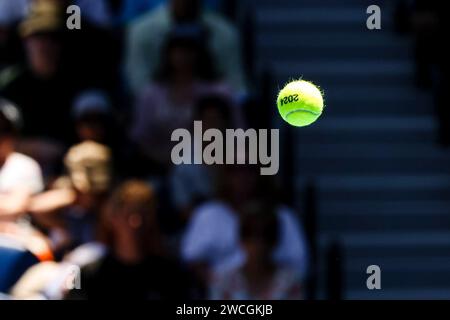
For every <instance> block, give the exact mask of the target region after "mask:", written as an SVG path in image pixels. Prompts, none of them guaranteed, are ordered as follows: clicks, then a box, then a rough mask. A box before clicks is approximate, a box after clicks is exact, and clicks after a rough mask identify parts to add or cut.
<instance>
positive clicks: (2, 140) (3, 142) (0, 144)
mask: <svg viewBox="0 0 450 320" xmlns="http://www.w3.org/2000/svg"><path fill="white" fill-rule="evenodd" d="M13 144H14V143H13V139H12V138H11V137H9V136H2V135H1V134H0V167H1V166H3V164H4V163H5V161H6V159H7V158H8V156H9V155H10V154H11V152H13Z"/></svg>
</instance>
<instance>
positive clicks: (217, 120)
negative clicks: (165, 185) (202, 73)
mask: <svg viewBox="0 0 450 320" xmlns="http://www.w3.org/2000/svg"><path fill="white" fill-rule="evenodd" d="M231 111H232V110H231V103H230V101H229V99H227V98H226V97H223V96H221V95H214V94H213V95H208V96H204V97H202V98H200V100H199V101H198V103H197V106H196V110H195V120H198V121H202V127H203V130H205V131H206V130H208V129H218V130H220V131H222V132H225V130H226V129H227V128H232V127H233V126H232V123H233V121H232V114H231ZM216 172H217V168H215V166H208V165H205V164H202V165H190V164H181V165H177V166H175V167H174V168H173V169H172V172H171V176H170V184H171V195H172V199H171V200H172V202H173V205H174V207H175V209H176V210H177V212H178V213H180V214H181V216H182V218H183V220H184V219H188V218H189V217H190V215H191V212H192V210H193V209H194V208H195V207H196V206H198V205H200V204H201V203H202V202H204V201H207V200H209V199H210V198H211V197H212V196H214V193H213V190H214V185H215V184H216V183H215V181H216V178H217V177H216V176H217V174H216Z"/></svg>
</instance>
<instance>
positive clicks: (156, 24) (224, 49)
mask: <svg viewBox="0 0 450 320" xmlns="http://www.w3.org/2000/svg"><path fill="white" fill-rule="evenodd" d="M177 25H200V26H201V28H204V29H205V30H206V33H207V37H208V38H207V44H208V48H209V50H210V53H211V55H212V57H213V63H214V65H215V66H216V67H217V70H218V72H219V74H220V75H223V77H224V79H225V80H226V82H227V83H228V84H229V85H230V86H231V87H233V89H235V90H237V91H238V92H241V91H245V83H244V82H245V81H244V75H243V69H242V63H241V51H240V44H239V37H238V34H237V31H236V30H235V29H234V27H233V26H231V25H230V24H229V23H228V22H227V21H225V20H224V19H223V18H222V17H220V16H218V15H216V14H212V13H208V12H205V11H204V10H203V7H202V1H201V0H171V1H170V3H169V4H167V5H162V6H161V7H159V8H158V9H156V10H154V11H152V12H150V13H149V14H147V15H145V16H144V17H142V18H141V19H139V20H137V21H136V22H133V23H131V25H130V29H129V32H128V44H127V53H126V54H127V56H126V73H127V77H128V82H129V84H130V86H131V89H132V91H133V93H134V94H135V95H139V93H140V92H141V91H142V90H143V89H144V87H145V84H146V83H147V82H148V80H149V79H150V78H151V77H152V75H153V74H154V73H155V71H156V69H157V66H158V64H159V63H160V61H161V60H162V59H164V57H165V53H166V52H165V51H163V50H161V48H163V47H164V44H165V43H166V42H167V38H168V36H169V35H170V31H171V30H172V29H173V28H174V27H175V26H177Z"/></svg>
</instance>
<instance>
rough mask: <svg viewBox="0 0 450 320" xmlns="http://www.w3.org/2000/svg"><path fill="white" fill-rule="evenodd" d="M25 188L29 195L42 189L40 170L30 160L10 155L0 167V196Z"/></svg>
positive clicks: (23, 156) (13, 154) (21, 156)
mask: <svg viewBox="0 0 450 320" xmlns="http://www.w3.org/2000/svg"><path fill="white" fill-rule="evenodd" d="M17 188H21V189H23V188H26V189H28V191H29V192H30V193H38V192H41V191H42V190H43V189H44V182H43V178H42V172H41V168H40V167H39V164H38V163H37V162H36V161H35V160H33V159H32V158H30V157H28V156H26V155H23V154H20V153H12V154H11V155H9V157H8V158H7V159H6V161H5V163H4V164H3V166H1V167H0V194H2V193H7V192H10V191H13V190H14V189H17Z"/></svg>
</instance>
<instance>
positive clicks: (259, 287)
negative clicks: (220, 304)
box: [211, 203, 301, 300]
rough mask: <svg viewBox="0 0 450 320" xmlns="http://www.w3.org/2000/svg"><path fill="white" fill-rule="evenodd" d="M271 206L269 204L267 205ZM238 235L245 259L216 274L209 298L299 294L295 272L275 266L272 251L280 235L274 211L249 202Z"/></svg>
mask: <svg viewBox="0 0 450 320" xmlns="http://www.w3.org/2000/svg"><path fill="white" fill-rule="evenodd" d="M269 209H270V208H269ZM240 223H241V225H240V230H239V237H240V242H241V246H242V248H243V250H244V252H245V255H246V261H245V263H244V264H243V265H242V266H241V267H239V268H234V269H232V270H228V271H226V272H223V273H221V274H218V275H215V277H213V281H212V284H211V298H212V299H220V300H288V299H300V298H301V283H300V278H299V276H298V272H297V271H296V270H293V269H292V268H288V267H284V266H278V265H276V264H275V263H274V262H273V259H272V253H273V250H274V249H275V248H276V245H277V244H278V242H279V240H280V238H281V236H280V234H279V231H280V227H279V221H278V218H277V216H276V214H275V213H274V212H270V211H269V212H268V210H267V208H265V207H262V206H260V204H256V203H255V204H252V205H250V208H249V209H247V212H245V213H244V214H243V216H242V219H241V222H240Z"/></svg>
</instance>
